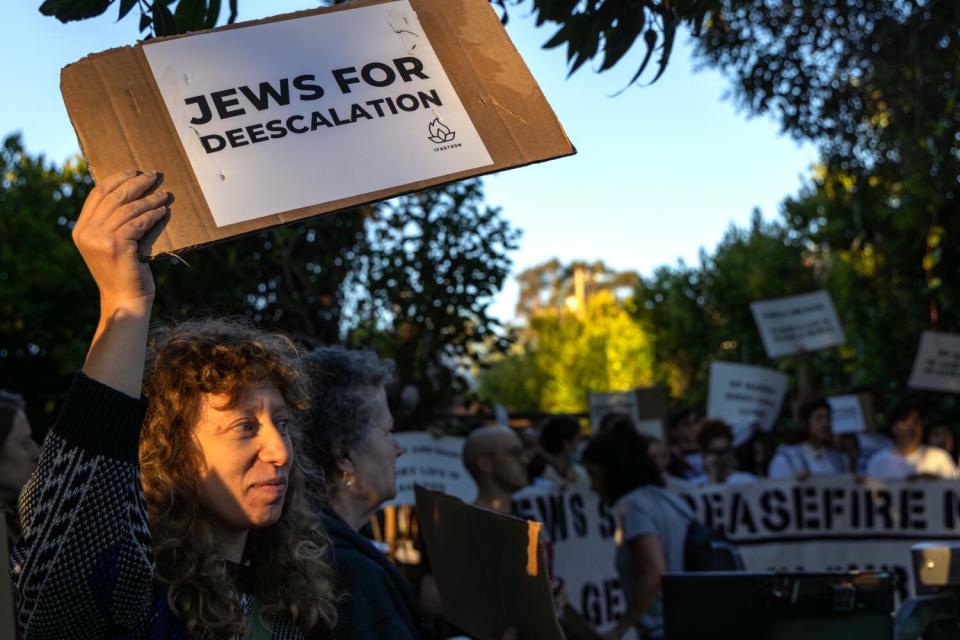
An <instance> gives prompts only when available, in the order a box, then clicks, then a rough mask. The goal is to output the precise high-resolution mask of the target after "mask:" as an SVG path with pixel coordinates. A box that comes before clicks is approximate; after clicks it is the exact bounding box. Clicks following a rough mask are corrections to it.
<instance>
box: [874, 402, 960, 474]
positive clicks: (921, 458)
mask: <svg viewBox="0 0 960 640" xmlns="http://www.w3.org/2000/svg"><path fill="white" fill-rule="evenodd" d="M890 424H891V427H890V431H891V432H892V434H893V440H894V444H893V446H892V447H890V448H889V449H884V450H883V451H878V452H877V453H875V454H874V455H873V457H872V458H870V462H868V463H867V475H868V476H871V477H874V478H887V479H891V480H899V479H903V478H957V477H960V474H958V471H957V465H956V464H954V462H953V460H952V459H951V458H950V454H949V453H947V452H946V451H944V450H943V449H941V448H939V447H931V446H929V445H925V444H922V443H923V414H922V413H921V410H920V408H919V407H918V406H916V405H914V404H905V405H902V406H901V407H898V408H897V409H896V410H894V412H893V413H892V414H891V416H890Z"/></svg>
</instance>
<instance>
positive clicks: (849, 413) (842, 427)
mask: <svg viewBox="0 0 960 640" xmlns="http://www.w3.org/2000/svg"><path fill="white" fill-rule="evenodd" d="M827 403H828V404H829V405H830V423H831V426H832V430H833V433H834V434H841V433H862V432H864V431H868V430H869V429H868V420H867V416H866V412H865V411H864V410H863V405H862V404H861V402H860V396H857V395H847V396H830V397H829V398H827Z"/></svg>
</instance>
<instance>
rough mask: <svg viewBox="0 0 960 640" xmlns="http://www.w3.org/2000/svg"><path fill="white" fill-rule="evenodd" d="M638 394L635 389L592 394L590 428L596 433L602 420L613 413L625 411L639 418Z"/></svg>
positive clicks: (632, 416) (634, 417)
mask: <svg viewBox="0 0 960 640" xmlns="http://www.w3.org/2000/svg"><path fill="white" fill-rule="evenodd" d="M638 411H639V408H638V407H637V394H636V393H634V392H633V391H614V392H611V393H591V394H590V428H591V429H592V430H593V432H594V433H596V432H597V431H598V430H599V429H600V422H601V421H602V420H603V419H604V417H606V416H608V415H609V414H611V413H623V414H626V415H628V416H630V417H631V418H633V419H634V420H636V419H637V415H638Z"/></svg>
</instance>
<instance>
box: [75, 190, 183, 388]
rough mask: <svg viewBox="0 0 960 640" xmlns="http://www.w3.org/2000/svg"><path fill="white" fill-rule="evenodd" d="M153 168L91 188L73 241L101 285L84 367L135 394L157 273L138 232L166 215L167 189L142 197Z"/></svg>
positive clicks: (91, 374)
mask: <svg viewBox="0 0 960 640" xmlns="http://www.w3.org/2000/svg"><path fill="white" fill-rule="evenodd" d="M156 181H157V176H156V174H155V173H152V172H151V173H145V174H142V175H135V174H132V173H118V174H116V175H113V176H110V177H109V178H107V179H106V180H104V181H103V182H102V183H101V184H99V185H97V187H96V188H95V189H94V190H93V191H92V192H91V193H90V196H89V197H88V198H87V201H86V203H85V204H84V205H83V212H82V213H81V214H80V218H79V219H78V220H77V224H76V226H75V227H74V228H73V241H74V242H75V243H76V245H77V249H79V250H80V255H82V256H83V261H84V262H85V263H86V265H87V269H89V270H90V274H91V275H92V276H93V279H94V281H96V283H97V288H98V289H99V291H100V323H99V325H98V326H97V332H96V334H95V335H94V337H93V342H92V343H91V345H90V350H89V351H88V352H87V359H86V362H84V365H83V372H84V373H85V374H86V375H87V376H89V377H90V378H92V379H93V380H96V381H97V382H102V383H103V384H105V385H106V386H108V387H111V388H113V389H116V390H118V391H122V392H123V393H125V394H127V395H128V396H131V397H133V398H139V397H140V386H141V384H142V382H143V362H144V354H145V351H146V344H147V331H148V329H149V326H150V307H151V306H152V305H153V294H154V287H153V276H152V275H151V274H150V268H149V267H148V266H147V265H146V264H145V263H144V262H142V261H141V260H140V259H139V241H140V238H142V237H143V235H144V234H145V233H146V232H147V231H148V230H149V229H150V228H151V227H153V225H154V224H156V223H157V222H158V221H159V220H160V219H161V218H163V216H164V215H166V206H165V205H166V201H167V198H168V194H166V193H164V192H156V193H153V194H151V195H148V196H146V197H141V196H143V194H144V193H145V192H146V191H148V190H149V189H150V188H151V187H153V185H154V184H155V183H156Z"/></svg>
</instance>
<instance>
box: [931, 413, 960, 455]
mask: <svg viewBox="0 0 960 640" xmlns="http://www.w3.org/2000/svg"><path fill="white" fill-rule="evenodd" d="M923 440H924V443H925V444H928V445H930V446H931V447H939V448H941V449H943V450H944V451H946V452H947V453H948V454H949V455H950V459H951V460H953V461H954V462H956V461H957V441H956V435H955V434H954V431H953V427H952V426H951V425H950V423H949V422H947V421H946V420H935V421H933V422H930V423H929V424H928V425H927V428H926V436H925V437H924V439H923Z"/></svg>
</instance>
